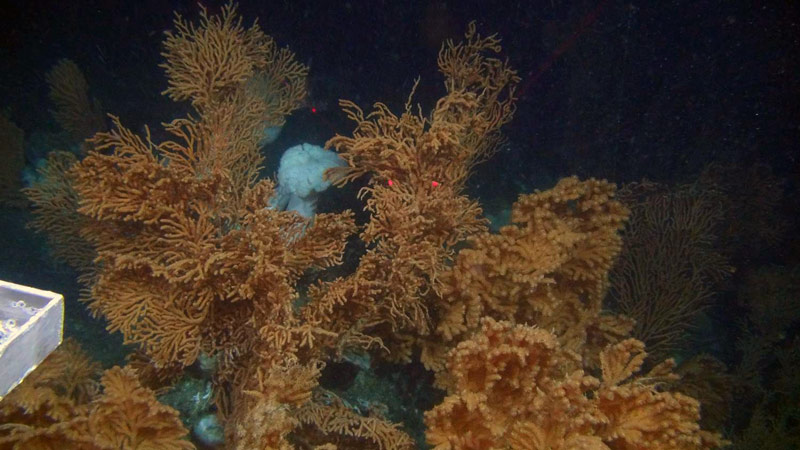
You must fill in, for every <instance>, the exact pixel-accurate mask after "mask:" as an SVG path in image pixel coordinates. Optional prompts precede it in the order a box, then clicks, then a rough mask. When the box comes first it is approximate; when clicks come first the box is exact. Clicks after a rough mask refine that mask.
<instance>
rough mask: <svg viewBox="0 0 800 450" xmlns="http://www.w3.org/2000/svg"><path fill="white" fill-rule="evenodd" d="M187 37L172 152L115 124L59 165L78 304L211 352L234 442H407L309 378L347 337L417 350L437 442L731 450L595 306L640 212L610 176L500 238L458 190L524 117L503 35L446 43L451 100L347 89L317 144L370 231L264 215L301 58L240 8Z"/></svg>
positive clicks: (548, 203) (170, 354)
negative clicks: (428, 103) (353, 252)
mask: <svg viewBox="0 0 800 450" xmlns="http://www.w3.org/2000/svg"><path fill="white" fill-rule="evenodd" d="M175 28H176V29H175V31H173V32H170V33H168V34H167V38H166V41H165V47H164V48H165V49H164V52H163V55H164V57H165V62H164V64H163V67H164V68H165V70H166V74H167V79H168V83H169V87H168V89H167V90H166V91H165V94H167V95H169V96H170V98H172V99H173V100H176V101H189V102H191V104H192V106H193V107H194V109H195V114H194V115H193V116H192V117H187V118H183V119H177V120H174V121H172V122H171V123H169V124H166V125H165V127H166V131H167V132H169V133H170V134H171V135H172V136H173V138H172V140H168V141H165V142H161V143H155V142H153V141H152V140H151V138H150V135H149V133H148V134H147V135H145V136H138V135H136V134H134V133H133V132H131V131H130V130H129V129H127V128H125V127H124V126H123V125H122V123H121V120H119V119H118V118H116V117H114V118H113V124H114V126H113V128H112V129H111V130H110V131H107V132H101V133H97V134H96V135H95V136H94V137H93V138H92V139H91V140H90V142H91V144H92V147H93V148H92V149H91V151H90V152H89V153H88V155H87V156H86V157H85V158H84V159H83V160H81V161H79V162H76V163H75V164H74V166H73V167H72V169H71V170H68V171H60V172H58V173H62V174H63V175H64V177H66V178H67V181H68V183H62V184H63V185H64V186H66V187H65V188H64V189H74V191H75V193H76V194H77V197H76V198H77V199H78V200H77V203H78V204H77V211H78V213H79V214H80V215H81V216H82V218H83V219H82V224H83V225H82V229H81V230H80V231H81V234H82V236H83V237H84V238H85V239H86V240H87V241H88V242H89V243H90V244H91V245H92V247H93V248H94V250H95V251H96V254H97V258H96V259H95V261H94V265H93V267H92V268H91V270H88V271H87V272H86V273H85V275H84V276H83V277H82V278H83V280H84V281H85V282H86V283H87V295H86V301H87V302H88V304H89V307H90V308H91V310H92V311H93V312H94V313H95V314H98V315H101V316H103V317H105V318H106V319H107V320H108V324H109V330H111V331H120V332H121V333H122V334H123V336H124V337H125V340H126V341H127V342H128V343H134V344H138V345H140V346H141V348H142V349H143V350H144V353H145V354H146V356H147V357H148V358H149V361H150V364H152V365H153V366H155V367H157V368H159V369H160V370H168V369H172V370H176V369H177V370H179V369H180V368H181V367H184V366H186V365H189V364H192V363H193V362H194V361H195V360H196V359H197V357H198V355H199V354H201V352H203V353H205V354H208V355H215V356H216V358H217V360H218V367H217V370H216V372H215V374H214V377H215V389H216V393H215V395H216V403H217V407H218V412H219V416H220V420H221V421H222V423H224V425H225V436H226V445H227V447H228V448H237V449H255V448H264V449H267V448H269V449H272V448H276V449H277V448H281V449H288V448H327V449H332V448H342V449H344V448H348V449H349V448H382V449H393V448H411V447H412V446H413V441H412V440H411V439H410V438H409V437H408V436H407V435H406V434H405V433H403V432H402V431H400V429H399V427H398V426H397V425H392V424H390V423H388V422H386V421H385V420H383V419H381V418H380V417H363V416H361V415H359V414H357V413H356V412H354V411H352V410H349V409H348V408H347V407H346V405H345V403H344V402H341V401H337V400H336V399H335V397H333V396H332V395H331V394H330V393H325V392H323V391H322V389H321V388H320V387H319V386H318V378H319V375H320V370H321V368H322V367H323V366H324V364H325V361H326V360H329V359H330V358H335V357H337V356H339V355H341V354H342V352H343V351H345V350H351V351H352V350H355V351H373V352H374V353H375V355H376V356H377V357H382V358H386V357H388V358H391V359H392V360H399V361H403V360H405V361H407V360H409V359H411V358H412V355H414V354H420V355H421V359H422V362H423V363H424V364H425V365H426V366H427V367H428V368H430V369H431V370H434V371H435V372H436V374H437V383H438V384H439V385H440V386H441V387H442V388H444V389H446V390H447V392H448V394H449V395H448V397H447V398H446V399H445V401H444V402H443V403H442V404H441V405H439V406H437V407H436V408H434V409H433V410H432V411H430V412H429V413H428V414H427V415H426V422H427V425H428V427H429V430H428V434H427V439H428V442H429V443H430V444H431V445H433V446H435V448H437V449H487V448H531V449H534V448H537V449H541V448H549V449H567V448H587V449H588V448H596V449H603V448H607V449H623V448H624V449H640V448H665V449H666V448H686V449H689V448H712V447H715V446H718V445H720V444H721V440H720V439H719V437H718V436H715V435H712V434H709V433H705V432H702V431H700V429H699V427H698V425H697V420H698V415H699V413H698V408H699V405H698V404H697V402H696V401H694V400H693V399H691V398H689V397H685V396H681V395H679V394H671V393H666V392H661V391H660V390H659V389H658V386H659V383H658V381H659V380H662V379H666V378H670V377H671V376H672V375H671V366H670V365H669V363H666V364H664V365H660V366H658V367H657V368H656V369H654V370H653V372H651V373H649V374H647V375H645V376H637V375H636V372H637V371H638V370H639V367H640V364H641V361H642V358H643V355H644V349H643V348H642V347H643V346H642V345H641V343H639V342H637V341H634V340H626V339H625V336H626V335H627V333H628V332H629V331H630V328H631V322H630V321H629V320H627V319H625V318H622V317H614V316H607V315H601V300H602V298H603V295H604V292H605V289H606V285H607V282H606V279H607V273H608V270H609V268H610V266H611V264H612V262H613V260H614V258H615V257H616V256H617V254H618V252H619V250H620V238H619V236H618V234H617V233H618V230H619V228H620V227H621V226H622V224H623V223H624V221H625V220H626V218H627V214H628V212H627V210H626V209H625V208H624V207H623V206H622V205H621V204H620V203H619V202H617V201H615V200H614V199H613V195H614V190H615V188H614V186H613V185H612V184H610V183H607V182H604V181H599V180H586V181H579V180H578V179H576V178H567V179H564V180H562V181H561V182H559V183H558V185H557V186H556V187H554V188H553V189H551V190H549V191H545V192H537V193H534V194H530V195H523V196H521V197H520V199H519V200H518V202H517V203H516V204H515V205H514V210H513V216H512V221H513V224H512V225H510V226H507V227H505V228H503V229H502V230H501V231H500V233H499V234H492V233H489V232H488V231H487V228H486V220H485V219H483V218H482V215H481V214H482V211H481V208H480V206H479V204H478V202H477V201H475V200H473V199H470V198H468V197H467V196H466V195H464V193H463V191H464V185H465V181H466V179H467V177H468V176H469V174H470V172H471V169H472V168H473V167H474V166H475V165H476V164H478V163H480V162H482V161H484V160H486V159H487V158H488V157H490V156H491V154H492V153H493V152H494V151H495V149H496V148H497V145H498V143H499V142H500V139H501V137H500V134H499V133H500V131H499V130H500V127H501V126H502V125H503V124H505V123H507V122H508V121H509V120H511V117H512V115H513V113H514V103H515V97H514V87H515V85H516V84H517V82H518V81H519V78H518V77H517V75H516V72H515V71H514V70H512V69H511V68H510V67H509V65H508V63H507V62H505V61H503V60H501V59H499V58H498V57H497V56H496V55H497V54H498V53H499V52H500V42H499V39H497V37H495V36H494V35H492V36H488V37H484V36H481V35H479V34H478V33H477V32H476V28H475V24H474V23H473V24H470V25H469V28H468V30H467V33H466V37H465V40H464V41H463V42H461V43H453V42H449V41H448V42H446V43H445V44H444V46H443V48H442V50H441V52H440V54H439V60H438V64H439V68H440V71H441V72H442V74H443V75H444V79H445V87H446V90H447V93H446V95H445V96H444V97H442V98H441V99H440V100H439V101H438V102H437V104H436V106H435V108H434V109H433V111H432V112H431V113H430V114H429V115H423V114H422V112H421V109H417V108H412V104H411V97H409V101H408V103H407V104H406V108H405V110H404V111H403V112H402V113H401V114H400V115H399V116H398V115H395V114H394V113H392V112H391V111H390V110H389V108H388V107H387V106H386V105H384V104H381V103H377V104H375V106H374V110H373V111H372V112H371V113H369V114H365V113H364V112H363V111H362V110H361V109H360V108H359V107H358V106H356V105H355V104H354V103H352V102H348V101H342V102H341V104H342V107H343V108H344V111H345V113H346V114H347V115H348V116H349V117H350V118H351V119H353V120H354V121H355V122H356V129H355V131H354V132H353V134H352V136H336V137H334V138H332V139H331V140H330V141H329V142H328V146H329V147H332V148H334V149H335V150H337V151H338V152H339V154H340V156H341V157H342V158H343V159H344V160H345V161H346V162H347V166H346V167H342V168H338V169H332V170H330V171H329V172H328V174H327V176H328V177H329V178H330V179H331V180H332V181H334V182H335V183H337V184H339V185H342V184H346V183H348V182H350V181H352V180H354V179H356V178H358V177H362V176H366V177H369V178H368V182H367V185H366V187H364V188H363V189H362V191H361V192H360V197H361V198H362V199H364V200H365V202H366V205H365V209H366V210H367V211H368V212H369V214H370V219H369V221H368V223H366V225H365V226H364V227H363V229H361V230H360V231H359V230H358V229H357V227H356V226H355V224H354V221H353V214H352V212H350V211H345V212H341V213H336V214H318V215H316V216H315V217H314V220H313V221H311V222H308V221H306V220H304V219H303V218H301V217H300V216H298V215H296V214H295V213H292V212H285V211H276V210H273V209H270V208H268V201H269V198H270V197H271V195H272V193H273V183H272V182H271V181H270V180H265V179H258V169H259V166H260V164H261V162H262V159H261V156H260V153H259V147H258V143H259V140H260V138H261V133H263V131H264V129H265V128H267V127H268V126H271V125H280V124H281V123H282V122H283V120H284V117H285V116H286V115H287V114H289V113H291V111H292V110H294V109H295V108H297V107H298V106H299V105H300V102H301V100H302V99H303V96H304V95H305V91H304V79H305V76H306V73H307V68H306V67H305V66H303V65H302V64H299V63H298V62H296V61H295V59H294V55H293V54H292V53H291V52H290V51H289V50H287V49H279V48H278V47H277V46H276V44H275V42H274V41H273V40H272V39H271V38H270V37H269V36H267V35H265V34H264V33H263V32H262V31H261V30H260V29H259V27H258V26H257V25H255V24H254V25H253V26H251V27H250V28H244V27H243V26H242V24H241V19H240V18H238V16H237V14H236V10H235V7H234V6H233V5H228V6H226V7H224V8H223V9H222V11H221V13H220V14H219V15H213V14H209V13H208V12H207V11H206V10H205V9H202V12H201V14H200V20H199V23H196V24H194V23H190V22H187V21H186V20H184V19H183V18H182V17H180V16H177V17H176V19H175ZM253 79H257V80H258V83H253V82H251V80H253ZM252 86H267V90H263V89H253V88H252ZM36 189H37V188H34V189H32V190H31V191H29V194H30V193H35V192H36ZM31 197H32V198H35V201H34V203H35V206H36V207H38V211H40V212H46V211H52V210H53V209H54V208H47V207H46V206H47V205H46V203H47V198H49V197H46V196H39V197H36V196H35V195H31ZM37 223H38V224H39V225H40V228H41V229H43V230H45V231H47V228H48V227H47V225H46V224H47V223H52V221H49V222H48V221H39V222H37ZM357 232H358V233H360V234H359V237H360V239H361V240H362V241H363V242H364V243H365V244H366V248H367V250H366V252H365V254H364V255H363V256H362V257H361V259H360V262H359V264H358V267H357V268H356V269H355V271H354V272H353V273H352V274H350V275H348V276H343V277H340V278H337V279H334V280H333V281H329V282H317V283H315V284H313V285H312V286H310V287H309V288H308V297H309V299H308V301H306V302H302V304H300V303H298V302H296V300H297V298H298V291H297V289H298V287H297V283H298V279H299V277H300V276H301V275H302V274H303V273H304V272H306V271H308V270H309V269H312V268H315V269H325V268H329V267H331V266H334V265H336V264H339V263H340V262H341V260H342V253H343V251H344V247H345V242H346V240H347V239H348V237H350V236H352V235H354V234H355V233H357ZM459 248H463V249H462V250H460V251H459V250H458V249H459ZM537 327H538V328H537ZM545 330H548V331H545ZM415 349H419V350H421V351H420V352H415V351H414V350H415ZM139 365H140V366H141V363H140V364H139ZM141 373H142V372H141V371H140V374H141ZM592 373H593V374H597V375H599V377H594V376H591V375H590V374H592Z"/></svg>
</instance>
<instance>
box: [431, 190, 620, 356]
mask: <svg viewBox="0 0 800 450" xmlns="http://www.w3.org/2000/svg"><path fill="white" fill-rule="evenodd" d="M614 190H615V187H614V185H613V184H610V183H608V182H605V181H600V180H594V179H590V180H586V181H579V180H578V179H577V178H576V177H572V178H566V179H562V180H561V181H560V182H559V183H558V184H557V185H556V186H555V187H554V188H553V189H551V190H548V191H544V192H537V193H534V194H530V195H523V196H521V197H520V199H519V200H518V201H517V202H516V203H515V204H514V206H513V209H512V225H509V226H506V227H503V228H502V229H501V230H500V233H499V234H492V233H483V234H478V235H476V236H474V237H472V238H470V240H469V241H468V242H469V244H470V245H469V247H468V248H465V249H463V250H462V251H461V252H460V253H459V254H458V257H457V258H456V262H455V265H454V266H453V267H452V269H451V270H449V271H447V272H446V273H445V274H444V275H443V276H442V280H443V283H442V285H443V287H442V292H441V302H440V303H439V305H438V316H437V317H438V321H437V328H436V334H437V335H438V336H439V337H441V339H442V340H444V341H445V342H453V341H455V342H457V341H458V340H459V339H461V338H463V337H464V336H467V335H468V334H469V332H471V331H472V330H475V329H477V327H478V322H479V320H480V319H481V318H482V317H487V316H488V317H493V318H495V319H502V320H512V321H515V322H517V323H535V324H537V325H539V326H541V327H543V328H546V329H550V330H554V331H556V334H557V335H558V336H559V339H561V342H562V344H564V345H567V346H568V347H569V348H571V349H573V350H575V351H586V352H587V353H592V350H593V349H591V348H590V347H591V345H589V346H587V344H594V345H599V346H601V347H602V346H605V344H606V343H608V342H609V341H610V339H612V338H613V337H614V336H617V337H618V336H622V335H625V334H626V333H627V331H628V329H629V327H630V324H629V323H627V322H626V321H625V320H623V319H621V318H611V317H605V316H603V317H601V316H600V310H601V303H602V299H603V296H604V295H605V287H606V284H607V274H608V271H609V269H610V267H611V265H612V264H613V261H614V258H615V257H616V255H617V254H618V252H619V250H620V246H621V241H620V237H619V235H618V230H619V228H620V227H621V226H622V224H623V223H624V221H625V220H626V218H627V214H628V213H627V209H626V208H625V207H624V206H622V204H620V203H619V202H618V201H616V200H614V199H613V194H614ZM429 345H433V346H436V345H439V344H438V343H436V342H432V343H430V344H429ZM594 350H596V349H594ZM595 353H596V352H595ZM426 355H430V357H426V358H424V360H423V362H425V363H426V364H427V365H428V366H429V367H431V368H440V367H441V361H440V360H439V358H441V356H442V355H443V352H442V351H441V350H435V349H429V351H428V353H426Z"/></svg>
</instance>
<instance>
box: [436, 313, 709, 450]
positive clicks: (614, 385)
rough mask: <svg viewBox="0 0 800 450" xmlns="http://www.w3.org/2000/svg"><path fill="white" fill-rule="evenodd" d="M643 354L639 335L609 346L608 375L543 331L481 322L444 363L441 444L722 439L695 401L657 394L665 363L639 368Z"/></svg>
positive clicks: (614, 445)
mask: <svg viewBox="0 0 800 450" xmlns="http://www.w3.org/2000/svg"><path fill="white" fill-rule="evenodd" d="M643 359H644V352H643V346H642V344H641V343H640V342H638V341H635V340H627V341H623V342H621V343H619V344H616V345H613V346H609V347H607V348H606V349H605V350H604V351H603V352H602V353H601V354H600V360H601V362H602V364H601V366H602V378H601V379H597V378H595V377H592V376H590V375H587V374H585V373H584V372H583V370H582V369H580V368H578V367H580V365H581V362H580V358H579V357H578V356H577V355H575V354H574V353H572V352H570V351H568V350H565V349H563V348H562V347H561V346H560V345H559V343H558V340H557V339H556V337H555V336H554V335H553V334H552V333H550V332H548V331H545V330H542V329H537V328H533V327H527V326H522V325H516V326H515V325H512V324H511V323H509V322H505V321H503V322H496V321H494V320H492V319H485V320H483V321H482V326H481V331H480V333H478V334H477V335H475V336H474V337H472V338H471V339H469V340H466V341H463V342H462V343H460V344H459V345H458V346H457V347H456V348H455V350H454V351H453V352H452V354H451V355H450V357H449V360H448V368H449V370H450V371H451V372H452V374H453V376H454V381H455V383H454V389H453V390H452V392H451V395H450V396H448V397H447V398H445V400H444V401H443V402H442V404H440V405H439V406H437V407H435V408H434V409H433V410H431V411H430V412H428V413H426V423H427V425H428V432H427V439H428V442H429V443H430V444H432V445H434V448H435V449H486V448H509V447H510V448H520V449H541V448H549V449H554V450H555V449H572V448H592V449H645V448H647V449H700V448H715V447H718V446H720V445H722V444H723V441H722V440H721V439H720V438H719V437H718V436H716V435H712V434H710V433H706V432H703V431H700V429H699V426H698V425H697V420H698V418H699V405H698V403H697V401H695V400H694V399H692V398H690V397H686V396H684V395H681V394H671V393H665V392H660V391H659V390H658V389H656V387H655V386H654V384H653V383H654V382H657V381H659V380H662V379H664V378H666V377H669V371H668V368H665V367H659V368H658V370H657V371H654V372H651V373H650V374H647V375H644V376H641V375H639V376H637V375H635V374H636V372H638V371H639V369H640V367H641V364H642V361H643Z"/></svg>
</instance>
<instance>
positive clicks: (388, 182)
mask: <svg viewBox="0 0 800 450" xmlns="http://www.w3.org/2000/svg"><path fill="white" fill-rule="evenodd" d="M386 183H387V184H388V185H389V186H392V185H394V181H392V180H389V181H387V182H386Z"/></svg>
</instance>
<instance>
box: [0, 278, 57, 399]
mask: <svg viewBox="0 0 800 450" xmlns="http://www.w3.org/2000/svg"><path fill="white" fill-rule="evenodd" d="M63 325H64V297H63V296H62V295H61V294H56V293H55V292H48V291H43V290H40V289H34V288H31V287H27V286H22V285H19V284H14V283H9V282H7V281H2V280H0V400H2V398H3V397H5V395H6V394H8V393H9V392H10V391H11V389H14V387H15V386H17V385H18V384H19V383H20V382H21V381H22V380H23V379H24V378H25V376H26V375H28V374H29V373H30V372H31V371H33V369H35V368H36V367H37V366H38V365H39V363H41V362H42V360H43V359H44V358H45V357H46V356H47V355H49V354H50V352H52V351H53V350H55V348H56V347H58V345H59V344H60V343H61V338H62V330H63Z"/></svg>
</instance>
